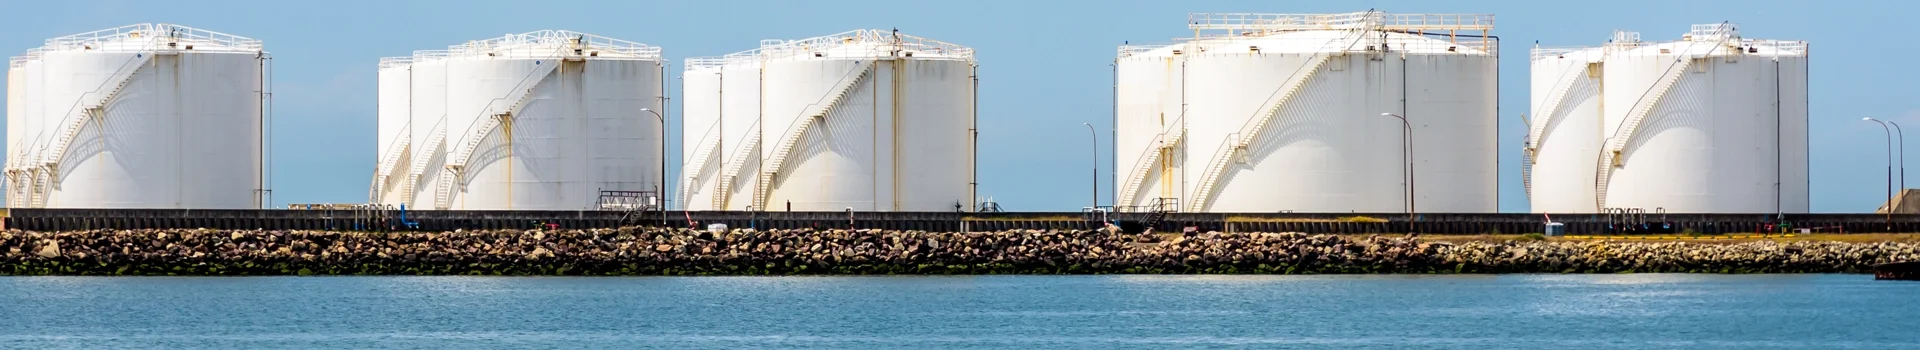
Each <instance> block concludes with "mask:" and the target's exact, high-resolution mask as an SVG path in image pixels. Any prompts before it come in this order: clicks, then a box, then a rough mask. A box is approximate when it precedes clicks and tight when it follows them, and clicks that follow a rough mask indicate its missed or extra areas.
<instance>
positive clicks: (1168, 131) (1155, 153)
mask: <svg viewBox="0 0 1920 350" xmlns="http://www.w3.org/2000/svg"><path fill="white" fill-rule="evenodd" d="M1186 119H1187V114H1186V113H1185V112H1184V111H1183V112H1181V113H1180V116H1177V117H1174V118H1173V122H1171V123H1167V127H1166V128H1163V129H1161V130H1160V133H1159V134H1157V135H1154V137H1153V140H1149V141H1148V144H1150V145H1151V146H1149V147H1150V148H1149V149H1146V150H1142V153H1144V154H1141V155H1140V160H1137V161H1135V163H1134V165H1133V172H1132V173H1130V174H1128V175H1127V182H1126V183H1125V184H1122V185H1121V186H1120V197H1119V200H1122V201H1126V202H1123V203H1119V204H1117V205H1118V206H1120V207H1129V208H1130V207H1133V206H1134V204H1133V203H1134V199H1133V197H1134V196H1135V195H1139V194H1140V187H1141V186H1143V185H1145V183H1146V181H1147V172H1149V171H1153V168H1154V165H1156V164H1159V162H1160V161H1161V159H1160V158H1161V157H1162V155H1161V154H1162V153H1168V150H1171V149H1173V148H1175V147H1179V145H1180V143H1182V142H1186V139H1187V126H1186V123H1185V121H1186ZM1154 143H1158V144H1154ZM1161 176H1167V175H1166V174H1162V175H1161ZM1156 201H1157V200H1156ZM1153 206H1155V207H1158V205H1157V204H1156V205H1153Z"/></svg>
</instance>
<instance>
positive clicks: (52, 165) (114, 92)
mask: <svg viewBox="0 0 1920 350" xmlns="http://www.w3.org/2000/svg"><path fill="white" fill-rule="evenodd" d="M154 54H155V53H154V52H153V51H151V50H144V51H140V52H138V53H135V54H134V56H135V58H134V59H132V60H128V61H127V63H123V64H122V65H121V66H120V69H119V70H118V71H115V72H114V74H113V77H111V78H108V80H107V81H105V82H101V87H102V88H104V89H105V90H104V91H102V90H100V89H95V90H94V93H92V96H91V97H92V98H91V99H88V98H87V97H82V98H81V100H79V101H75V105H74V107H73V108H70V109H68V111H67V113H66V116H67V117H66V120H65V121H64V122H62V123H61V129H60V138H59V139H58V140H56V141H54V143H53V144H52V145H50V146H49V147H48V148H47V149H46V152H47V153H43V154H42V155H41V157H42V158H41V159H40V162H39V163H40V169H39V171H40V172H42V174H40V175H38V176H33V180H34V183H33V186H32V192H33V193H32V194H31V196H32V203H31V206H32V207H34V208H44V207H46V205H47V203H46V201H47V189H48V188H49V187H52V185H51V184H50V183H51V182H57V181H59V179H58V177H59V175H60V165H61V163H64V162H65V161H66V156H67V150H68V148H71V147H72V146H73V142H74V140H77V139H79V138H80V130H81V129H83V128H85V127H86V126H87V124H88V123H90V122H96V121H101V119H105V118H106V117H107V104H108V103H111V102H113V98H114V97H118V96H119V95H120V92H121V91H125V90H126V89H127V85H130V84H132V83H133V76H134V75H136V73H139V72H140V67H145V66H146V65H147V63H149V62H153V56H154ZM108 86H111V87H108Z"/></svg>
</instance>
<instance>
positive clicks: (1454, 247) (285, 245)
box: [0, 228, 1920, 275]
mask: <svg viewBox="0 0 1920 350" xmlns="http://www.w3.org/2000/svg"><path fill="white" fill-rule="evenodd" d="M0 254H4V255H0V274H13V275H307V274H322V275H327V274H333V275H350V274H378V275H387V274H402V275H416V274H418V275H766V274H773V275H784V274H1094V273H1146V274H1170V273H1177V274H1198V273H1209V274H1215V273H1217V274H1236V273H1250V274H1269V273H1273V274H1319V273H1616V272H1695V273H1802V272H1846V273H1860V272H1866V271H1868V270H1869V269H1870V268H1871V266H1872V265H1873V264H1878V263H1885V262H1893V261H1907V260H1915V259H1920V244H1915V243H1910V242H1879V243H1843V242H1787V243H1782V242H1769V241H1761V242H1746V243H1639V242H1628V243H1622V242H1585V241H1537V240H1536V241H1507V242H1467V243H1457V244H1456V243H1448V242H1438V241H1427V240H1421V239H1416V238H1410V237H1383V236H1373V237H1365V238H1359V237H1352V236H1331V235H1305V234H1298V233H1198V234H1187V235H1184V236H1176V237H1161V236H1149V235H1130V234H1115V233H1107V232H1101V231H1007V232H974V233H941V232H917V231H880V230H861V231H845V230H833V231H812V230H773V231H749V230H735V231H732V232H723V233H710V232H704V231H693V230H674V231H669V230H658V229H636V228H627V229H619V230H611V229H609V230H558V231H553V230H545V231H543V230H529V231H521V230H502V231H456V232H431V233H427V232H423V233H360V232H322V231H220V230H97V231H80V232H20V231H8V232H0Z"/></svg>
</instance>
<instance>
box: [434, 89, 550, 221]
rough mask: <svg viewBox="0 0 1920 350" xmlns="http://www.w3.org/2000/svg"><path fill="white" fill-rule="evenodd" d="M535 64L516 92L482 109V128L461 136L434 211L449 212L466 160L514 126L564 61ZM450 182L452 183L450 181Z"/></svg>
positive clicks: (436, 193)
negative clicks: (506, 127)
mask: <svg viewBox="0 0 1920 350" xmlns="http://www.w3.org/2000/svg"><path fill="white" fill-rule="evenodd" d="M568 59H569V60H571V59H573V58H571V57H569V58H568ZM535 63H536V64H538V65H539V67H535V68H534V70H533V71H532V72H529V73H528V74H527V77H525V78H521V80H520V83H519V84H516V85H515V86H514V88H513V90H508V91H507V96H505V97H501V98H500V99H497V100H494V101H493V102H490V103H487V107H488V108H483V109H481V113H486V118H485V120H484V121H481V122H480V125H475V126H472V127H469V130H471V131H469V132H467V133H466V135H463V136H462V138H461V141H460V147H459V148H454V149H453V154H452V155H451V156H450V157H447V165H446V171H443V172H441V173H442V174H446V175H452V177H451V178H448V177H442V178H441V179H440V183H439V185H438V186H437V187H438V188H436V189H434V194H433V206H434V208H435V209H440V210H446V209H448V208H449V207H451V206H452V205H453V203H452V200H453V191H454V183H455V182H459V183H461V184H465V183H466V176H467V171H466V170H467V158H469V157H472V156H473V152H474V150H475V149H476V148H479V147H480V143H481V142H482V141H485V140H486V138H487V136H488V135H492V134H493V132H494V131H498V130H500V126H502V125H507V124H509V123H512V120H513V116H514V115H516V114H519V113H520V109H521V108H522V107H526V106H527V103H528V102H532V101H533V96H534V94H533V89H535V88H538V87H540V82H542V81H546V80H547V77H548V76H551V75H553V72H557V71H559V67H560V65H561V64H563V62H562V60H559V59H555V60H551V61H544V62H542V61H536V62H535ZM500 101H508V104H507V105H505V106H503V107H501V108H500V109H498V110H495V109H493V108H492V107H493V103H497V102H500ZM450 179H451V180H453V181H449V180H450Z"/></svg>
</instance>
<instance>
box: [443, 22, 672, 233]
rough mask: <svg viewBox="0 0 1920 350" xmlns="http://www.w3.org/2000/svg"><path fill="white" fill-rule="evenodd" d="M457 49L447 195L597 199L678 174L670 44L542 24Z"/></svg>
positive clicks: (542, 204) (554, 206)
mask: <svg viewBox="0 0 1920 350" xmlns="http://www.w3.org/2000/svg"><path fill="white" fill-rule="evenodd" d="M450 51H451V52H450V53H449V55H448V58H447V60H446V62H447V85H446V86H447V95H446V98H447V103H446V105H447V109H446V114H447V121H446V126H447V130H448V133H447V135H448V136H447V138H446V140H447V143H446V148H447V150H448V151H449V152H450V153H447V155H446V159H447V161H446V164H447V166H446V167H445V168H446V169H447V172H448V173H450V174H451V175H452V176H451V177H450V180H452V182H451V183H447V184H441V185H438V186H442V188H436V189H435V194H434V198H435V201H436V207H440V208H448V209H455V210H565V209H588V208H595V207H596V204H597V202H598V200H599V197H600V195H601V193H602V192H601V191H658V190H664V189H665V188H666V187H667V186H671V185H672V184H670V183H666V182H663V180H664V179H663V178H662V177H661V174H662V172H661V170H662V169H663V168H662V166H663V164H662V162H661V159H664V158H663V157H664V156H665V153H664V149H663V146H664V144H662V143H661V142H662V140H663V139H664V137H665V133H664V131H665V129H664V128H663V125H664V123H663V120H662V119H663V118H661V117H659V116H658V115H657V114H656V113H662V112H661V106H662V102H663V101H664V98H663V96H664V95H662V93H663V89H662V88H663V85H662V82H663V79H662V74H663V73H664V71H663V68H664V65H663V61H661V58H660V49H659V48H656V47H652V46H647V45H644V44H639V43H633V42H627V41H621V40H617V39H610V38H605V37H599V36H593V35H589V34H582V33H575V32H567V31H539V32H532V33H526V34H516V35H508V36H505V37H501V38H495V39H489V40H482V41H475V42H470V43H467V44H463V45H457V46H454V47H452V48H450ZM447 180H449V178H442V179H441V181H443V182H444V181H447ZM654 193H659V192H654ZM654 200H663V199H660V198H655V199H654Z"/></svg>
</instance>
